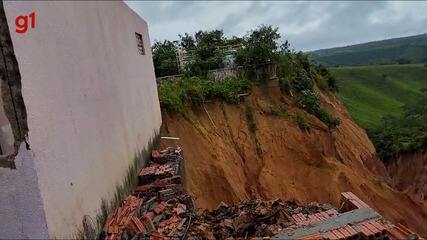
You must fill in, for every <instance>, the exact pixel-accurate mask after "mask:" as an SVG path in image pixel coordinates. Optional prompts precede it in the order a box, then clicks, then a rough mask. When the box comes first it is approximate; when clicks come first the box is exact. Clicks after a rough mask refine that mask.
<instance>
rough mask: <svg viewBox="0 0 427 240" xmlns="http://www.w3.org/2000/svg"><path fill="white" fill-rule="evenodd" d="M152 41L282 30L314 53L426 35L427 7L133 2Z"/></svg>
mask: <svg viewBox="0 0 427 240" xmlns="http://www.w3.org/2000/svg"><path fill="white" fill-rule="evenodd" d="M126 3H127V4H128V5H129V6H130V7H131V8H132V9H133V10H134V11H135V12H136V13H138V14H139V15H140V16H142V17H143V18H144V19H145V20H146V21H147V22H148V26H149V32H150V38H151V41H152V42H154V40H160V41H163V40H177V39H178V34H183V33H185V32H188V33H194V32H196V31H198V30H213V29H222V30H223V31H224V33H225V35H226V36H244V35H245V34H246V33H247V32H248V31H250V30H251V29H255V28H256V27H258V26H259V25H261V24H270V25H273V26H276V27H279V32H280V34H281V36H282V38H283V40H284V39H287V40H289V42H290V44H291V48H293V49H295V50H302V51H309V50H316V49H323V48H330V47H337V46H346V45H352V44H356V43H363V42H369V41H375V40H382V39H387V38H394V37H402V36H410V35H416V34H421V33H426V32H427V2H421V1H417V2H397V1H391V2H385V1H379V2H367V1H364V2H348V1H346V2H335V1H334V2H324V1H323V2H312V1H311V2H294V1H290V2H279V1H272V2H266V1H255V2H246V1H233V2H220V1H205V2H200V1H182V2H180V1H157V2H155V1H153V2H151V1H143V2H139V1H128V2H126Z"/></svg>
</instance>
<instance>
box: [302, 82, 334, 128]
mask: <svg viewBox="0 0 427 240" xmlns="http://www.w3.org/2000/svg"><path fill="white" fill-rule="evenodd" d="M297 105H298V107H300V108H302V109H304V110H306V111H307V112H309V113H311V114H313V115H314V116H316V117H317V118H318V119H319V120H320V121H322V122H323V123H325V124H326V125H327V126H328V127H329V128H335V127H337V126H338V125H339V124H341V119H340V118H338V117H333V116H331V115H330V114H329V113H328V112H326V111H325V110H324V109H322V108H321V106H320V96H319V94H318V93H317V92H313V91H311V90H304V91H302V92H301V94H300V96H299V99H298V101H297Z"/></svg>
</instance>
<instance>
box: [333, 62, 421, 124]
mask: <svg viewBox="0 0 427 240" xmlns="http://www.w3.org/2000/svg"><path fill="white" fill-rule="evenodd" d="M330 71H331V73H332V75H333V76H334V77H335V78H336V79H337V83H338V86H339V91H338V93H337V94H338V96H339V97H340V98H341V100H342V101H343V102H344V104H345V105H346V107H347V109H348V110H349V112H350V114H351V116H352V117H353V119H354V120H355V121H356V122H357V123H358V124H359V125H360V126H362V127H363V128H365V129H373V128H377V127H379V126H380V125H381V123H382V118H383V117H384V116H386V115H392V116H396V117H399V116H401V115H402V114H403V109H402V107H403V106H404V105H405V104H411V103H415V102H416V101H418V100H419V99H420V98H421V96H422V94H421V89H423V88H426V87H427V64H426V65H424V64H403V65H381V66H380V65H376V66H355V67H333V68H330Z"/></svg>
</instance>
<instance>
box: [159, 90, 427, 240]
mask: <svg viewBox="0 0 427 240" xmlns="http://www.w3.org/2000/svg"><path fill="white" fill-rule="evenodd" d="M276 85H277V83H274V82H272V83H270V84H269V86H263V87H256V88H254V89H253V91H252V93H251V95H250V96H248V97H246V99H245V100H244V101H243V102H242V103H241V104H239V105H229V104H224V103H221V102H212V103H208V104H205V106H204V108H200V107H197V108H196V107H194V108H193V109H188V112H187V116H186V117H185V118H184V117H182V116H178V115H170V114H167V113H164V114H163V127H162V133H161V134H162V136H177V137H180V140H179V141H178V143H179V144H180V145H182V146H183V149H184V155H185V159H186V173H187V174H186V175H187V179H186V184H187V187H188V189H189V191H190V192H191V193H192V194H193V195H194V196H195V197H196V198H197V200H196V203H197V205H198V207H200V208H209V209H212V208H214V207H216V206H217V205H218V204H219V203H220V202H221V201H223V202H234V201H237V200H240V199H244V198H246V197H248V196H251V195H255V196H262V197H266V198H282V199H295V200H298V201H301V202H311V201H317V202H330V203H332V204H334V205H335V206H337V205H338V204H339V197H340V193H341V192H343V191H352V192H354V193H355V194H357V195H358V196H359V197H360V198H361V199H362V200H364V201H366V202H367V203H368V204H369V205H371V206H372V207H374V208H375V209H376V210H377V211H379V212H380V213H381V214H383V215H384V216H385V217H387V218H390V219H392V220H394V221H399V222H401V223H403V224H405V225H409V226H410V227H411V228H413V229H414V230H416V231H418V232H419V233H420V234H423V235H424V236H426V235H427V224H425V223H426V222H427V207H426V206H425V205H423V203H420V202H416V201H414V200H412V199H411V198H409V197H408V196H407V195H405V194H403V193H399V192H397V191H395V190H393V189H392V188H390V187H389V185H388V182H390V181H391V180H390V179H389V178H388V176H387V173H386V169H385V167H384V165H383V164H382V163H381V162H380V161H379V159H378V157H377V155H376V153H375V149H374V147H373V145H372V143H371V142H370V140H369V139H368V137H367V135H366V133H365V132H364V131H363V130H362V129H361V128H359V127H358V126H357V125H356V124H355V123H353V122H352V121H351V119H350V117H349V115H348V114H347V112H346V110H345V108H344V107H343V105H342V104H341V103H340V102H339V101H338V100H336V99H335V98H334V97H333V96H326V95H322V100H323V104H324V106H325V107H327V108H328V109H332V111H333V112H334V113H335V114H336V115H339V116H340V117H341V119H342V124H341V125H340V126H339V127H338V129H336V130H334V131H333V132H332V133H331V132H329V131H328V128H327V127H326V126H325V125H324V124H323V123H321V122H320V121H319V120H318V119H317V118H315V117H313V116H311V115H308V114H306V113H304V112H302V111H301V110H299V109H297V108H295V107H294V106H293V104H292V103H291V102H290V100H288V99H284V98H283V97H281V94H280V91H279V88H278V87H277V86H276ZM277 106H282V107H284V108H285V109H286V112H287V113H288V116H276V115H273V114H271V110H272V109H276V108H277ZM248 108H249V109H252V111H249V110H248ZM205 110H206V111H205ZM248 112H252V113H253V116H254V119H255V123H256V128H257V130H256V131H255V133H252V132H251V131H250V130H249V128H248V124H247V120H246V119H247V113H248ZM296 113H299V114H305V116H306V118H307V119H308V120H309V122H310V125H311V130H310V131H306V130H301V129H300V128H299V127H298V126H297V124H296V123H295V120H294V117H293V116H294V115H295V114H296Z"/></svg>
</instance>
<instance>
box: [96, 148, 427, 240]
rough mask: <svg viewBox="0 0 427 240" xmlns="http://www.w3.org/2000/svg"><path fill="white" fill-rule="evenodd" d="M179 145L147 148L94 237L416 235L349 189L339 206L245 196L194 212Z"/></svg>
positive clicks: (179, 237)
mask: <svg viewBox="0 0 427 240" xmlns="http://www.w3.org/2000/svg"><path fill="white" fill-rule="evenodd" d="M183 161H184V159H183V157H182V150H181V148H180V147H174V148H172V147H169V148H166V149H164V150H161V151H153V152H152V160H151V161H150V162H149V163H148V164H147V166H146V167H145V168H143V169H142V170H141V172H140V174H139V186H138V187H137V188H136V189H135V190H134V192H133V193H132V194H131V195H130V196H128V197H127V198H126V199H125V200H124V201H123V202H122V204H121V206H120V207H119V208H117V209H116V210H115V211H114V212H113V214H111V215H110V216H109V218H108V219H107V222H106V224H105V226H104V229H103V232H102V234H101V236H100V239H132V240H137V239H254V238H255V239H259V238H263V239H348V240H350V239H422V238H420V237H419V236H418V235H417V234H415V233H414V232H412V231H411V230H409V229H408V228H406V227H405V226H403V225H401V224H396V225H395V224H392V223H391V222H389V221H387V220H385V219H384V218H383V217H382V216H381V215H380V214H378V213H377V212H375V211H374V210H373V209H371V208H370V207H369V206H368V205H367V204H366V203H364V202H363V201H362V200H360V199H359V198H358V197H357V196H356V195H354V194H353V193H351V192H344V193H342V194H341V204H340V206H341V208H340V209H339V210H338V209H336V208H334V207H333V206H332V205H330V204H328V203H325V204H318V203H315V202H312V203H308V204H300V203H297V202H295V201H282V200H280V199H275V200H270V201H267V200H262V199H259V198H251V199H247V200H243V201H241V202H239V203H236V204H233V205H227V204H225V203H221V204H220V205H219V206H218V207H217V208H216V209H214V210H212V211H207V210H205V211H203V212H199V213H196V211H195V209H194V207H193V200H192V198H191V197H190V196H189V195H188V194H187V193H186V192H185V189H184V186H183V180H182V179H183V178H184V174H183V172H184V171H183V165H184V163H183Z"/></svg>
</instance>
